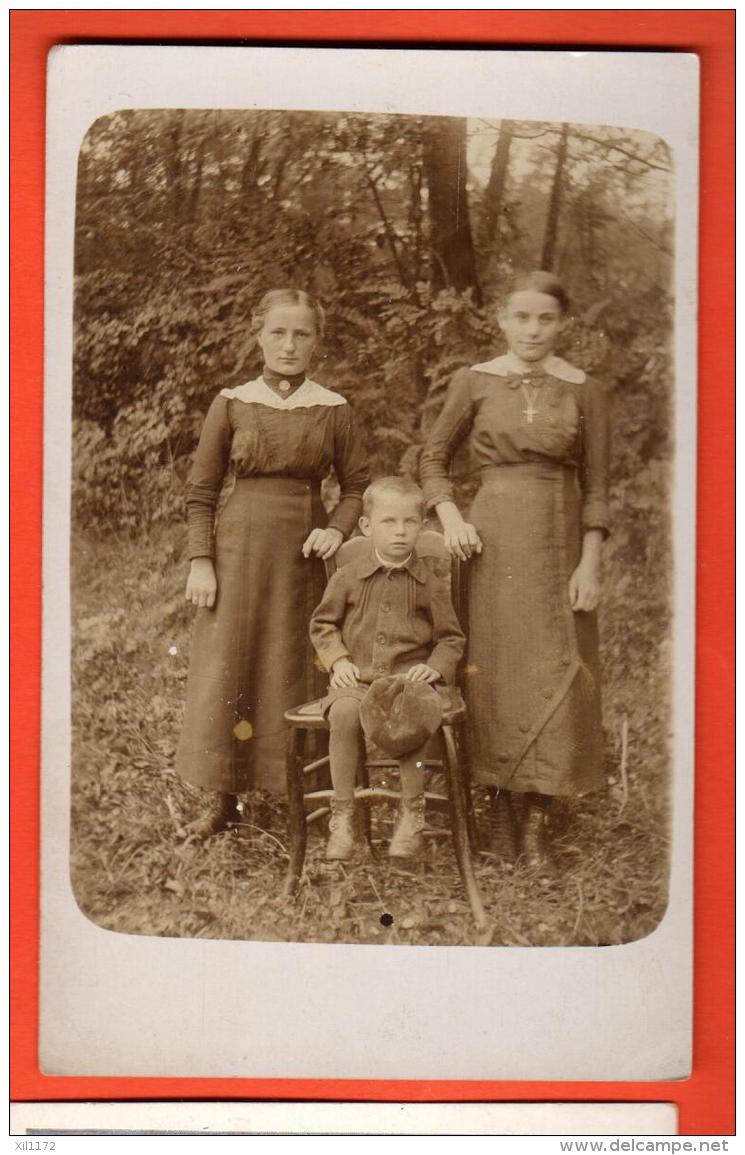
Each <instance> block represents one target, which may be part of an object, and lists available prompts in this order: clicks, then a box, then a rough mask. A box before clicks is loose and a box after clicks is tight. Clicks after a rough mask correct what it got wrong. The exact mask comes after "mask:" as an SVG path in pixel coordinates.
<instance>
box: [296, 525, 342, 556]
mask: <svg viewBox="0 0 745 1155" xmlns="http://www.w3.org/2000/svg"><path fill="white" fill-rule="evenodd" d="M343 541H344V534H343V533H342V532H341V530H340V529H331V528H330V529H312V530H311V531H310V533H309V534H308V536H307V537H306V539H305V541H304V542H303V557H310V555H311V554H312V553H314V554H315V555H316V557H320V559H321V561H328V559H329V558H330V557H333V556H334V554H335V553H336V551H337V549H338V548H339V546H340V545H341V543H342V542H343Z"/></svg>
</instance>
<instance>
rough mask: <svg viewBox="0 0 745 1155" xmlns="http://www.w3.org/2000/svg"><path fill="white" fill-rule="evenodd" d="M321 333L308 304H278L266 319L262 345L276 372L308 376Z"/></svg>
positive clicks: (260, 340)
mask: <svg viewBox="0 0 745 1155" xmlns="http://www.w3.org/2000/svg"><path fill="white" fill-rule="evenodd" d="M317 340H318V334H317V332H316V322H315V318H314V316H313V311H312V310H311V309H309V308H307V306H306V305H276V306H275V307H274V308H273V309H270V310H269V312H268V313H267V315H266V316H265V317H264V324H263V326H262V328H261V332H260V333H259V336H258V342H259V345H260V346H261V350H262V352H263V354H264V360H265V361H266V364H267V365H268V367H269V368H270V369H273V370H274V371H275V373H286V374H287V375H288V377H289V376H292V374H293V373H304V372H305V370H306V369H307V368H308V365H309V364H310V359H311V357H312V356H313V350H314V349H315V347H316V341H317Z"/></svg>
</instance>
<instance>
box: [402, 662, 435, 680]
mask: <svg viewBox="0 0 745 1155" xmlns="http://www.w3.org/2000/svg"><path fill="white" fill-rule="evenodd" d="M441 677H442V675H441V674H440V671H439V670H435V669H433V668H432V666H427V665H425V663H424V662H420V664H419V665H418V666H412V667H411V669H410V670H408V671H407V673H406V681H407V682H429V683H430V685H431V684H432V682H439V680H440V678H441Z"/></svg>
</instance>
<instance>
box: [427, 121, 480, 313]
mask: <svg viewBox="0 0 745 1155" xmlns="http://www.w3.org/2000/svg"><path fill="white" fill-rule="evenodd" d="M424 173H425V178H426V181H427V187H428V190H429V220H430V236H431V245H432V251H433V254H434V258H435V259H434V268H433V275H432V279H433V282H434V285H435V288H438V289H442V288H446V287H448V286H452V288H454V289H457V290H458V292H463V291H464V290H465V289H473V293H474V299H475V300H476V303H477V304H481V291H480V289H479V284H478V279H477V276H476V257H475V254H474V250H473V236H472V234H471V222H470V218H469V215H468V193H467V190H466V178H467V166H466V122H465V120H464V119H463V118H462V117H454V116H453V117H451V116H448V117H442V118H438V119H437V120H436V121H434V122H432V123H431V125H429V126H428V128H427V129H426V131H425V133H424Z"/></svg>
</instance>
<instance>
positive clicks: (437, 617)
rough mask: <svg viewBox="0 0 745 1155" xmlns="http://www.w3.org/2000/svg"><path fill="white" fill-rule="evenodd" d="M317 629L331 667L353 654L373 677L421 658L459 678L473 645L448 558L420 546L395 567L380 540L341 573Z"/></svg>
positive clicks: (314, 635) (315, 638) (363, 675)
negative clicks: (456, 603) (379, 548)
mask: <svg viewBox="0 0 745 1155" xmlns="http://www.w3.org/2000/svg"><path fill="white" fill-rule="evenodd" d="M310 636H311V641H312V642H313V645H314V647H315V649H316V652H317V654H318V657H319V659H320V661H321V662H322V664H323V666H324V668H325V669H326V670H331V668H332V666H333V665H334V662H337V661H338V660H339V659H340V658H349V659H350V660H351V661H352V662H354V664H355V665H356V666H358V667H359V670H360V681H362V682H365V683H370V682H372V681H374V679H375V678H380V677H383V676H384V675H385V674H399V673H405V672H406V671H407V670H410V669H411V667H412V666H416V665H418V664H419V663H420V662H424V663H426V664H427V665H428V666H432V668H433V669H435V670H437V671H438V672H439V673H440V675H441V676H442V678H443V680H444V681H445V682H449V683H452V682H453V681H454V678H455V670H456V667H457V665H458V662H459V661H460V660H461V658H462V657H463V652H464V650H465V635H464V634H463V631H462V630H461V628H460V625H459V623H458V619H457V617H456V614H455V610H454V608H453V603H452V600H451V596H450V575H449V566H448V565H447V563H443V562H442V560H439V559H436V558H429V557H427V558H422V557H418V556H417V555H416V553H413V554H412V556H411V557H410V558H409V560H408V562H407V563H406V564H405V565H403V566H399V567H396V568H390V567H388V566H385V565H384V564H383V563H382V562H381V561H380V560H379V558H378V557H377V555H376V553H375V551H374V550H373V549H372V548H371V549H370V553H369V555H367V556H366V557H364V558H361V559H359V560H357V561H353V562H350V563H349V564H348V565H345V566H343V567H342V568H341V569H339V570H337V571H336V573H335V574H334V575H333V577H332V578H331V580H330V581H329V584H328V586H327V587H326V592H325V594H324V596H323V599H322V601H321V602H320V604H319V605H318V606H317V608H316V610H315V611H314V613H313V616H312V618H311V622H310Z"/></svg>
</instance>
